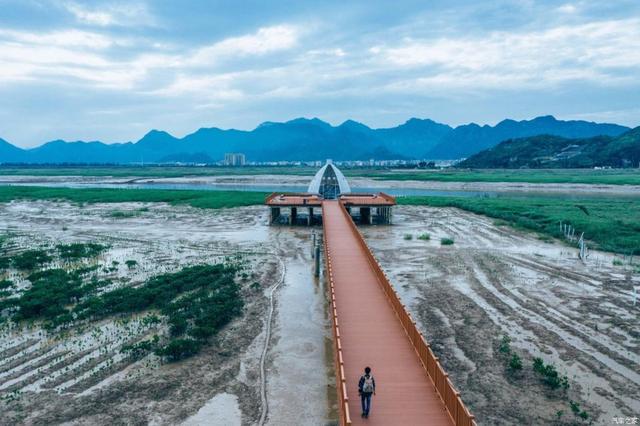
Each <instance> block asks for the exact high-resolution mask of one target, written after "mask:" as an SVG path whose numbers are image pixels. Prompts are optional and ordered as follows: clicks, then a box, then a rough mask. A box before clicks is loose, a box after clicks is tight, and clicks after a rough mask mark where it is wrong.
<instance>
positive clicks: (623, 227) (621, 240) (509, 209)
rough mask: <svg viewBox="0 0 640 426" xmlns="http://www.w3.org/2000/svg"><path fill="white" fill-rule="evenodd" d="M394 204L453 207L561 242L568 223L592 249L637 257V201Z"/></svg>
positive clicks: (429, 200) (417, 200)
mask: <svg viewBox="0 0 640 426" xmlns="http://www.w3.org/2000/svg"><path fill="white" fill-rule="evenodd" d="M398 204H404V205H426V206H432V207H457V208H460V209H463V210H467V211H470V212H472V213H477V214H481V215H485V216H489V217H492V218H495V219H498V220H500V221H504V222H506V223H508V224H509V225H511V226H513V227H516V228H522V229H528V230H532V231H536V232H539V233H541V234H545V235H550V236H552V237H557V238H563V234H562V230H561V229H560V223H568V224H571V225H572V226H573V227H574V228H575V229H576V233H578V232H580V233H581V232H584V236H585V239H586V240H588V241H590V242H591V244H590V245H595V247H594V248H597V249H601V250H605V251H611V252H616V253H623V254H626V255H633V254H636V255H637V254H640V199H638V198H581V199H567V198H542V197H531V198H524V197H523V198H506V197H500V198H463V197H398ZM499 223H500V224H502V222H499Z"/></svg>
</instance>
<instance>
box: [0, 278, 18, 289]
mask: <svg viewBox="0 0 640 426" xmlns="http://www.w3.org/2000/svg"><path fill="white" fill-rule="evenodd" d="M15 287H16V285H15V284H14V283H13V282H11V281H9V280H0V290H7V289H10V288H15Z"/></svg>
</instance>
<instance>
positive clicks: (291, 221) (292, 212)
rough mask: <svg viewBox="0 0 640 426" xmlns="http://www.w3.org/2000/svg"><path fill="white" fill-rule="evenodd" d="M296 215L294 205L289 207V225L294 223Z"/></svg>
mask: <svg viewBox="0 0 640 426" xmlns="http://www.w3.org/2000/svg"><path fill="white" fill-rule="evenodd" d="M297 217H298V209H297V208H295V207H291V214H290V215H289V225H295V223H296V219H297Z"/></svg>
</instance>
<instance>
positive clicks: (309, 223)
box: [307, 207, 313, 226]
mask: <svg viewBox="0 0 640 426" xmlns="http://www.w3.org/2000/svg"><path fill="white" fill-rule="evenodd" d="M312 224H313V207H309V217H308V218H307V226H311V225H312Z"/></svg>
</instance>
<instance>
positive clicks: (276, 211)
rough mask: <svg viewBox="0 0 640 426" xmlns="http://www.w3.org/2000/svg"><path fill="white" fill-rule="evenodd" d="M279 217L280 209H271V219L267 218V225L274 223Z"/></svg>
mask: <svg viewBox="0 0 640 426" xmlns="http://www.w3.org/2000/svg"><path fill="white" fill-rule="evenodd" d="M278 217H280V207H271V217H270V218H269V221H270V222H269V223H274V222H275V221H276V220H278Z"/></svg>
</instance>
